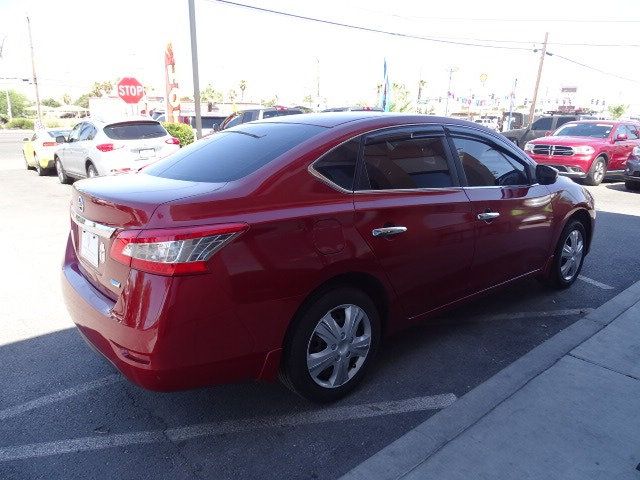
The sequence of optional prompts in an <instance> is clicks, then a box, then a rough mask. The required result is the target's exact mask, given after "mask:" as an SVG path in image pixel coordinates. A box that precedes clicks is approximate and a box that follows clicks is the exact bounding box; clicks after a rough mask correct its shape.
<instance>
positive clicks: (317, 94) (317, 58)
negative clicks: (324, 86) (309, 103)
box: [316, 57, 320, 112]
mask: <svg viewBox="0 0 640 480" xmlns="http://www.w3.org/2000/svg"><path fill="white" fill-rule="evenodd" d="M316 111H318V112H319V111H320V57H316Z"/></svg>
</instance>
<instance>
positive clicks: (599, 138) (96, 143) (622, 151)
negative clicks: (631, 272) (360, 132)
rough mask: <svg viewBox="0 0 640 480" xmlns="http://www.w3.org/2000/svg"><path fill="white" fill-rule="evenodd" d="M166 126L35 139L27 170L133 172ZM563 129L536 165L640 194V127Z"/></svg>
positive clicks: (130, 124)
mask: <svg viewBox="0 0 640 480" xmlns="http://www.w3.org/2000/svg"><path fill="white" fill-rule="evenodd" d="M298 113H302V111H301V110H298V109H295V108H285V107H270V108H263V109H252V110H243V111H240V112H236V113H234V114H233V115H230V116H228V117H226V118H225V119H223V120H222V121H220V123H219V124H216V125H213V128H212V129H211V131H212V132H213V131H215V130H225V129H227V128H230V127H233V126H235V125H239V124H242V123H247V122H251V121H254V120H261V119H268V118H273V117H279V116H283V115H295V114H298ZM205 118H206V117H205ZM548 118H551V117H543V118H542V119H538V120H536V122H534V124H533V125H532V128H531V129H530V131H535V128H539V125H538V126H536V124H537V123H538V122H539V121H540V120H543V119H548ZM160 121H161V120H160V118H158V120H152V119H151V118H148V117H145V118H138V119H131V118H128V119H119V120H116V121H112V122H105V121H97V120H92V119H86V120H84V121H82V122H80V123H78V124H77V125H76V126H75V127H74V128H73V129H72V130H71V131H68V130H60V129H49V130H38V131H36V132H35V133H34V135H33V136H32V137H31V138H25V143H24V146H23V155H24V159H25V163H26V166H27V168H28V169H35V170H36V171H37V172H38V174H39V175H46V174H47V173H48V172H49V171H51V170H53V169H54V168H55V171H56V174H57V175H58V178H59V180H60V182H62V183H68V182H70V181H71V180H72V179H77V178H85V177H95V176H102V175H114V174H122V173H130V172H135V171H138V170H140V169H141V168H143V167H145V166H147V165H149V164H150V163H153V162H155V161H156V160H159V159H161V158H164V157H166V156H167V155H169V154H171V153H173V152H175V151H177V150H178V149H179V147H180V146H179V141H178V139H176V138H174V137H172V136H171V135H169V134H168V133H167V131H166V130H165V129H164V127H163V126H162V125H161V124H160ZM545 122H548V120H545ZM558 123H561V125H562V126H560V128H558V129H557V130H556V131H555V132H549V131H546V132H545V133H546V136H544V137H541V138H537V139H535V140H531V141H528V142H526V143H525V144H524V145H523V147H524V151H525V152H526V153H527V154H528V155H529V156H530V157H531V158H532V159H533V160H535V161H536V162H537V163H541V164H545V165H550V166H552V167H554V168H556V169H557V170H558V171H559V173H560V174H561V175H565V176H568V177H572V178H574V179H580V180H582V181H583V182H584V183H586V184H587V185H598V184H600V183H601V182H602V181H603V180H604V179H605V178H613V177H615V178H619V177H623V178H624V180H625V185H626V187H627V188H628V189H630V190H636V189H639V188H640V123H638V122H632V121H625V122H614V121H601V120H583V121H568V122H564V121H563V120H562V119H553V121H552V123H545V124H544V125H543V126H548V125H557V124H558ZM205 125H207V127H208V126H209V125H210V124H209V123H205ZM507 133H509V132H507Z"/></svg>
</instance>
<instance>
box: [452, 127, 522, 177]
mask: <svg viewBox="0 0 640 480" xmlns="http://www.w3.org/2000/svg"><path fill="white" fill-rule="evenodd" d="M453 142H454V144H455V146H456V150H457V151H458V156H459V157H460V161H461V162H462V167H463V169H464V173H465V175H466V177H467V183H468V184H469V186H472V187H487V186H496V185H526V184H528V183H529V182H528V178H527V174H526V172H525V166H524V165H523V164H522V163H520V162H518V161H517V160H516V159H514V158H511V157H510V156H507V155H506V154H504V153H502V152H500V151H498V150H496V149H495V148H493V147H491V146H490V145H488V144H486V143H483V142H480V141H478V140H471V139H468V138H454V139H453Z"/></svg>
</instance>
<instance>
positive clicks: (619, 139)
mask: <svg viewBox="0 0 640 480" xmlns="http://www.w3.org/2000/svg"><path fill="white" fill-rule="evenodd" d="M628 138H629V137H627V134H626V133H619V134H618V135H616V140H615V141H616V142H624V141H625V140H627V139H628Z"/></svg>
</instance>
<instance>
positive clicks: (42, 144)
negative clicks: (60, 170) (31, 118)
mask: <svg viewBox="0 0 640 480" xmlns="http://www.w3.org/2000/svg"><path fill="white" fill-rule="evenodd" d="M68 135H69V130H60V129H57V128H44V129H40V130H36V131H35V132H34V134H33V135H32V136H31V137H27V138H25V139H24V143H23V144H22V156H23V157H24V163H25V164H26V166H27V170H34V169H35V170H36V172H38V175H40V176H41V177H42V176H44V175H47V173H49V171H50V170H51V169H52V168H53V166H54V162H53V154H54V153H55V151H56V149H57V148H58V143H57V142H56V137H60V136H62V137H65V138H66V137H67V136H68Z"/></svg>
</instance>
